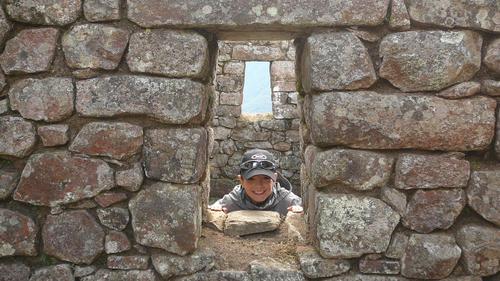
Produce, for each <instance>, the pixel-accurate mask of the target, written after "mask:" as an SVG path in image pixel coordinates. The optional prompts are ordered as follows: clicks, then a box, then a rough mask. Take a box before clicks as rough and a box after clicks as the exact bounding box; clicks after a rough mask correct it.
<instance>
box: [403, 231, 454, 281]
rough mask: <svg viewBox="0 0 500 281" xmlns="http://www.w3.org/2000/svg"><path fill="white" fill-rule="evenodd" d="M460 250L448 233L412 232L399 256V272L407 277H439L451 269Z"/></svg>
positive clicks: (448, 272) (446, 274) (445, 274)
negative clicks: (402, 253)
mask: <svg viewBox="0 0 500 281" xmlns="http://www.w3.org/2000/svg"><path fill="white" fill-rule="evenodd" d="M461 252H462V251H461V250H460V248H459V247H458V245H457V244H456V243H455V238H454V237H453V236H451V235H448V234H442V233H435V234H412V235H411V236H410V239H409V241H408V245H407V246H406V251H405V253H404V255H403V257H402V258H401V274H402V275H403V276H406V277H409V278H418V279H441V278H445V277H447V276H448V275H450V273H451V272H452V271H453V268H455V265H456V264H457V262H458V259H459V258H460V254H461Z"/></svg>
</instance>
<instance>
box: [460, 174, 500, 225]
mask: <svg viewBox="0 0 500 281" xmlns="http://www.w3.org/2000/svg"><path fill="white" fill-rule="evenodd" d="M467 203H468V204H469V206H471V208H472V209H474V211H476V212H477V213H478V214H479V215H481V216H482V217H483V218H484V219H486V220H488V221H490V222H492V223H494V224H496V225H497V226H500V170H492V171H474V172H472V175H471V177H470V181H469V185H468V186H467Z"/></svg>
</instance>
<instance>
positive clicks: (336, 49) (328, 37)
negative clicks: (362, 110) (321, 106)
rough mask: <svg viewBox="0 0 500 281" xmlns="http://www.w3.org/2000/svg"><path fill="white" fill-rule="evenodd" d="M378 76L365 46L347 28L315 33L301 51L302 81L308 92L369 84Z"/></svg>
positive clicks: (360, 86)
mask: <svg viewBox="0 0 500 281" xmlns="http://www.w3.org/2000/svg"><path fill="white" fill-rule="evenodd" d="M376 80H377V76H376V74H375V69H374V68H373V64H372V60H371V58H370V55H369V54H368V50H367V49H366V48H365V46H364V45H363V43H361V41H360V40H359V39H358V38H357V37H356V36H355V35H354V34H352V33H350V32H330V33H316V34H313V35H311V36H309V37H308V38H307V41H306V43H305V47H304V53H303V55H302V83H303V87H304V90H305V91H306V92H308V93H311V92H314V91H329V90H333V89H346V90H355V89H361V88H369V87H370V86H371V85H372V84H373V83H375V81H376Z"/></svg>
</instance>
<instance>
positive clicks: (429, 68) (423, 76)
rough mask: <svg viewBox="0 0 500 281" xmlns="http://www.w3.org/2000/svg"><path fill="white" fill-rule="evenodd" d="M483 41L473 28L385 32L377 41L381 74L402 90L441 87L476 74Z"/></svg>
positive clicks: (410, 90) (412, 90) (411, 90)
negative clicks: (381, 38)
mask: <svg viewBox="0 0 500 281" xmlns="http://www.w3.org/2000/svg"><path fill="white" fill-rule="evenodd" d="M482 42H483V39H482V37H481V35H479V34H478V33H475V32H473V31H407V32H400V33H393V34H390V35H387V36H386V37H384V39H383V40H382V42H381V43H380V51H379V55H380V57H381V58H382V65H381V66H380V71H379V72H380V77H382V78H385V79H387V80H389V82H391V84H392V85H394V86H395V87H397V88H399V89H401V90H402V91H405V92H415V91H437V90H441V89H443V88H446V87H448V86H451V85H453V84H456V83H459V82H464V81H467V80H469V79H471V78H472V77H473V76H474V75H475V74H476V72H477V71H478V70H479V68H480V66H481V45H482ZM436 61H439V62H440V63H436Z"/></svg>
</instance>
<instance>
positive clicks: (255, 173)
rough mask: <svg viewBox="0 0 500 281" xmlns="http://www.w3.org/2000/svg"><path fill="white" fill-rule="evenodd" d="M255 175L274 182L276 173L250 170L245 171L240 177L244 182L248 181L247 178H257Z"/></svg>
mask: <svg viewBox="0 0 500 281" xmlns="http://www.w3.org/2000/svg"><path fill="white" fill-rule="evenodd" d="M257 175H264V176H268V177H270V178H271V179H273V180H276V172H274V171H272V170H265V169H252V170H249V171H247V172H246V173H243V175H242V176H243V177H244V178H245V179H246V180H248V179H249V178H251V177H253V176H257Z"/></svg>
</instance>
